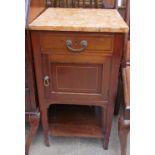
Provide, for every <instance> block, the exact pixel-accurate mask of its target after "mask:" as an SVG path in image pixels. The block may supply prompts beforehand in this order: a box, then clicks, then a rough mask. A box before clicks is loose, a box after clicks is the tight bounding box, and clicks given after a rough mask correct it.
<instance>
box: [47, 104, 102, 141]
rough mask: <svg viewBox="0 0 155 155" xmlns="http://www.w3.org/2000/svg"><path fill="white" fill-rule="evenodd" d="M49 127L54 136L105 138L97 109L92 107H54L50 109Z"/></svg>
mask: <svg viewBox="0 0 155 155" xmlns="http://www.w3.org/2000/svg"><path fill="white" fill-rule="evenodd" d="M49 127H50V133H51V135H52V136H72V137H92V138H99V137H100V138H101V137H102V136H103V134H102V127H101V123H100V121H99V120H98V118H97V115H96V112H95V108H94V107H90V106H75V105H74V106H72V105H52V106H51V107H50V109H49Z"/></svg>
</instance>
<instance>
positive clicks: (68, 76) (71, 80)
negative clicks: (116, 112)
mask: <svg viewBox="0 0 155 155" xmlns="http://www.w3.org/2000/svg"><path fill="white" fill-rule="evenodd" d="M110 64H111V58H110V57H106V58H104V59H103V63H98V64H97V63H94V64H93V63H92V64H91V63H89V64H87V63H78V62H76V63H69V62H68V63H66V62H55V61H54V62H53V61H52V59H51V56H50V54H42V69H43V84H44V92H45V96H46V99H50V102H51V103H61V102H63V103H64V102H66V103H73V102H75V103H79V102H88V103H94V102H103V101H107V100H108V91H109V76H110ZM51 99H52V100H51Z"/></svg>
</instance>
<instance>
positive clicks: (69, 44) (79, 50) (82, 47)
mask: <svg viewBox="0 0 155 155" xmlns="http://www.w3.org/2000/svg"><path fill="white" fill-rule="evenodd" d="M72 44H73V43H72V41H71V40H67V41H66V46H67V48H68V49H69V50H70V51H71V52H82V51H83V50H84V49H86V47H87V46H88V42H87V41H86V40H82V41H81V42H80V45H81V48H79V49H75V48H72V47H71V46H72Z"/></svg>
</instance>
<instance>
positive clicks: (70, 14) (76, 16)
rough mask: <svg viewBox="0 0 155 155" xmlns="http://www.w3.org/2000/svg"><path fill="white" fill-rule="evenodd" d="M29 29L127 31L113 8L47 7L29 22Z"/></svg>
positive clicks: (126, 27) (125, 25) (126, 26)
mask: <svg viewBox="0 0 155 155" xmlns="http://www.w3.org/2000/svg"><path fill="white" fill-rule="evenodd" d="M29 28H30V29H31V30H49V31H82V32H118V33H127V32H128V25H127V24H126V23H125V21H124V20H123V18H122V17H121V15H120V14H119V12H118V11H117V10H115V9H82V8H70V9H69V8H67V9H66V8H48V9H47V10H45V11H44V12H43V13H42V14H41V15H40V16H39V17H38V18H36V19H35V20H34V21H33V22H32V23H30V24H29Z"/></svg>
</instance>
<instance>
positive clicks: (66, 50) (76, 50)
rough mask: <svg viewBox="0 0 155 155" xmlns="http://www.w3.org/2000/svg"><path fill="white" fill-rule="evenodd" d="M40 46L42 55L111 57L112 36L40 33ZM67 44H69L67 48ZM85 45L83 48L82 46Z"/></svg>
mask: <svg viewBox="0 0 155 155" xmlns="http://www.w3.org/2000/svg"><path fill="white" fill-rule="evenodd" d="M40 35H41V37H40V44H41V49H42V52H43V53H48V52H50V53H51V54H56V55H58V54H61V55H67V56H68V57H74V56H92V55H94V56H95V55H96V56H104V55H107V56H108V55H112V52H113V40H114V37H113V35H102V34H92V33H80V34H78V33H61V34H59V33H57V34H56V33H50V32H42V33H40ZM67 42H68V43H70V46H69V47H68V45H67ZM85 43H86V44H87V45H86V46H84V44H85Z"/></svg>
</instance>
